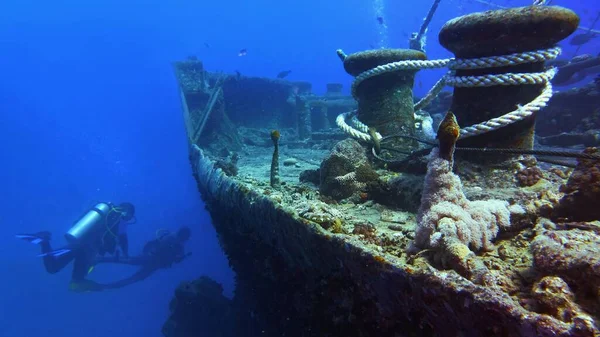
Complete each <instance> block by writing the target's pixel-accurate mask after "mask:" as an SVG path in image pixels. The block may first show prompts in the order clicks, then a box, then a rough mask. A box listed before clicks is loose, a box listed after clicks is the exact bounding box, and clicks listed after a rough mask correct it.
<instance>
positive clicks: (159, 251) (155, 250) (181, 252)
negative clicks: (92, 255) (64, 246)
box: [86, 226, 192, 291]
mask: <svg viewBox="0 0 600 337" xmlns="http://www.w3.org/2000/svg"><path fill="white" fill-rule="evenodd" d="M190 236H191V230H190V228H189V227H187V226H183V227H181V228H180V229H179V230H178V231H177V232H176V233H170V232H169V231H163V232H162V233H161V234H160V235H158V234H157V238H156V239H154V240H152V241H149V242H147V243H146V244H145V245H144V249H143V252H142V255H140V256H132V257H128V258H121V257H119V256H115V257H102V256H99V257H97V258H96V261H95V263H96V264H100V263H119V264H128V265H134V266H139V267H140V268H139V269H138V271H137V272H135V273H134V274H133V275H131V276H129V277H127V278H125V279H123V280H120V281H116V282H113V283H108V284H100V283H96V282H91V281H90V283H89V284H87V286H88V289H86V290H87V291H101V290H104V289H117V288H122V287H125V286H128V285H130V284H133V283H137V282H140V281H143V280H145V279H147V278H148V277H149V276H150V275H152V274H153V273H154V272H156V271H157V270H159V269H165V268H170V267H172V266H173V264H176V263H180V262H181V261H183V260H184V259H185V258H187V257H189V256H190V255H192V253H186V252H185V247H184V245H185V243H186V242H187V241H188V240H189V239H190Z"/></svg>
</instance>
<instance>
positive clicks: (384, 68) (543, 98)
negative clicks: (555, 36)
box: [336, 47, 561, 141]
mask: <svg viewBox="0 0 600 337" xmlns="http://www.w3.org/2000/svg"><path fill="white" fill-rule="evenodd" d="M560 52H561V49H560V47H553V48H548V49H544V50H538V51H532V52H524V53H514V54H509V55H503V56H491V57H482V58H477V59H457V60H455V59H442V60H426V61H421V60H408V61H398V62H392V63H388V64H384V65H381V66H378V67H375V68H373V69H370V70H367V71H365V72H363V73H361V74H359V75H358V76H357V77H356V79H355V80H354V82H353V83H352V96H353V97H354V98H356V97H357V95H356V88H357V87H358V86H359V84H360V83H361V82H362V81H364V80H366V79H369V78H371V77H375V76H378V75H381V74H385V73H391V72H396V71H401V70H419V69H433V68H442V67H446V66H447V67H448V68H449V69H450V70H451V71H450V72H448V73H447V74H446V75H445V76H444V77H442V78H441V79H440V80H439V81H438V82H437V83H436V84H435V85H434V86H433V87H432V88H431V89H430V90H429V92H428V93H427V94H426V95H425V97H424V98H423V99H421V100H420V101H419V102H417V103H416V104H415V110H420V109H422V108H423V107H425V106H427V105H428V104H429V103H431V101H433V99H434V98H435V97H436V96H437V95H438V94H439V93H440V91H442V89H443V88H444V86H445V85H450V86H454V87H490V86H496V85H535V84H538V85H539V84H544V85H545V86H544V89H543V91H542V93H541V94H540V95H539V96H538V97H536V98H535V99H534V100H533V101H531V102H530V103H528V104H525V105H524V106H519V107H517V109H516V110H514V111H511V112H509V113H507V114H504V115H502V116H500V117H496V118H493V119H491V120H489V121H486V122H483V123H479V124H476V125H471V126H468V127H465V128H462V129H461V133H460V138H467V137H471V136H475V135H480V134H483V133H486V132H490V131H493V130H497V129H500V128H502V127H505V126H507V125H510V124H513V123H516V122H518V121H521V120H523V119H525V118H527V117H529V116H531V115H533V114H534V113H535V112H537V111H539V110H540V109H542V108H543V107H545V106H546V105H547V103H548V101H549V100H550V98H551V97H552V84H551V83H550V81H551V80H552V78H553V77H554V75H556V68H551V69H548V70H546V71H544V72H538V73H506V74H489V75H481V76H455V75H454V71H456V70H461V69H485V68H494V67H506V66H514V65H518V64H525V63H537V62H544V61H549V60H553V59H555V58H556V57H558V55H559V54H560ZM350 117H352V124H353V125H354V127H352V126H350V125H348V124H347V123H346V119H347V118H350ZM336 124H337V125H338V127H339V128H340V129H342V130H343V131H344V132H346V133H348V134H349V135H350V136H352V137H354V138H358V139H361V140H364V141H372V139H371V136H370V135H369V134H368V129H369V127H368V126H367V125H365V124H364V123H362V122H360V121H359V120H358V118H357V117H356V111H352V112H347V113H343V114H340V115H338V117H337V118H336ZM376 137H378V139H381V135H380V134H379V133H377V134H376Z"/></svg>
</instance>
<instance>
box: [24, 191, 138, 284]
mask: <svg viewBox="0 0 600 337" xmlns="http://www.w3.org/2000/svg"><path fill="white" fill-rule="evenodd" d="M133 223H135V207H134V206H133V204H131V203H128V202H124V203H121V204H119V205H118V206H115V205H114V204H112V203H105V202H100V203H98V204H96V205H95V206H94V207H93V208H92V209H90V210H89V211H87V212H86V213H85V215H83V216H82V217H81V218H80V219H79V220H78V221H77V222H76V223H75V224H74V225H73V227H71V229H69V231H68V232H67V233H66V234H65V239H66V241H67V244H66V245H65V246H64V247H62V248H60V249H56V250H53V249H52V247H51V245H50V239H51V233H50V232H46V231H43V232H38V233H35V234H18V235H16V237H17V238H18V239H22V240H25V241H27V242H30V243H32V244H36V245H37V244H39V245H40V246H41V248H42V253H41V254H40V255H38V256H40V257H42V258H43V260H44V267H45V268H46V271H47V272H48V273H50V274H55V273H57V272H59V271H60V270H62V269H63V268H64V267H65V266H66V265H67V264H69V263H70V262H71V261H73V273H72V276H71V282H70V284H69V288H70V289H71V290H74V291H78V290H80V288H84V289H87V288H90V286H92V285H94V282H92V281H89V280H86V279H85V278H86V276H87V275H88V273H89V272H90V271H91V269H92V268H93V266H94V261H95V259H96V258H97V256H104V255H105V254H107V253H108V254H111V255H115V256H119V255H120V254H119V251H118V250H117V246H119V248H120V250H121V252H122V253H123V255H124V256H125V257H128V256H129V241H128V238H127V231H126V229H127V226H128V225H129V224H133Z"/></svg>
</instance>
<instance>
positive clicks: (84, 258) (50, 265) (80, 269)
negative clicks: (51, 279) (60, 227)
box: [40, 212, 129, 281]
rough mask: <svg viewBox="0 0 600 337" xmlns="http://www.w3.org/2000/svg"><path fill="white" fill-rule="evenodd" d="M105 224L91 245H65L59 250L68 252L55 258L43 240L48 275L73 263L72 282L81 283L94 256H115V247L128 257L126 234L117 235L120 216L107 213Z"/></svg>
mask: <svg viewBox="0 0 600 337" xmlns="http://www.w3.org/2000/svg"><path fill="white" fill-rule="evenodd" d="M105 221H106V223H107V226H106V230H105V231H103V232H102V236H99V237H98V238H97V240H95V241H94V242H93V243H90V244H87V245H80V246H77V245H66V246H65V247H62V248H61V249H67V250H69V251H68V252H67V253H65V254H62V255H59V256H55V255H53V254H48V253H50V252H52V246H51V245H50V241H48V240H44V241H42V242H41V244H40V245H41V247H42V254H46V255H44V257H43V260H44V267H45V268H46V271H47V272H48V273H50V274H54V273H57V272H59V271H60V270H62V269H63V268H64V267H65V266H66V265H67V264H69V263H70V262H71V261H73V274H72V276H71V280H72V281H83V280H85V277H86V276H87V274H88V272H89V269H90V267H92V266H93V265H94V261H95V259H96V256H97V255H98V254H100V255H101V256H104V254H106V253H109V254H115V253H116V248H117V245H119V247H120V248H121V251H122V252H123V255H124V256H128V253H129V252H128V249H129V244H128V243H129V241H128V240H127V234H125V233H121V234H119V226H120V224H121V216H120V214H119V213H115V212H112V213H109V215H108V218H107V219H106V220H105ZM115 233H117V234H115Z"/></svg>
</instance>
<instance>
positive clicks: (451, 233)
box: [413, 148, 510, 251]
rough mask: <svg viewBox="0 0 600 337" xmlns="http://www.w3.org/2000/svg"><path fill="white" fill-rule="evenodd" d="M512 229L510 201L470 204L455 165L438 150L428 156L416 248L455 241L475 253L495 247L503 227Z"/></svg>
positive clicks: (484, 201)
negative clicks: (454, 167)
mask: <svg viewBox="0 0 600 337" xmlns="http://www.w3.org/2000/svg"><path fill="white" fill-rule="evenodd" d="M508 226H510V211H509V209H508V202H506V201H503V200H478V201H470V200H468V199H467V197H466V196H465V194H464V193H463V189H462V183H461V181H460V178H459V177H458V176H457V175H456V174H454V173H453V172H452V163H451V162H449V161H447V160H445V159H442V158H440V157H439V155H438V149H437V148H435V149H434V150H433V151H432V152H431V154H430V155H429V162H428V164H427V174H426V175H425V184H424V187H423V195H422V197H421V205H420V207H419V213H418V215H417V228H416V235H415V241H414V242H413V245H414V247H413V248H420V249H424V248H438V247H440V245H441V242H440V240H441V238H442V237H445V238H448V239H450V238H455V239H458V240H459V241H460V242H462V243H464V244H465V245H468V246H469V248H471V250H473V251H477V250H480V249H484V250H489V249H491V248H492V247H493V244H492V240H494V239H495V238H496V235H497V234H498V230H499V229H500V228H506V227H508Z"/></svg>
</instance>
